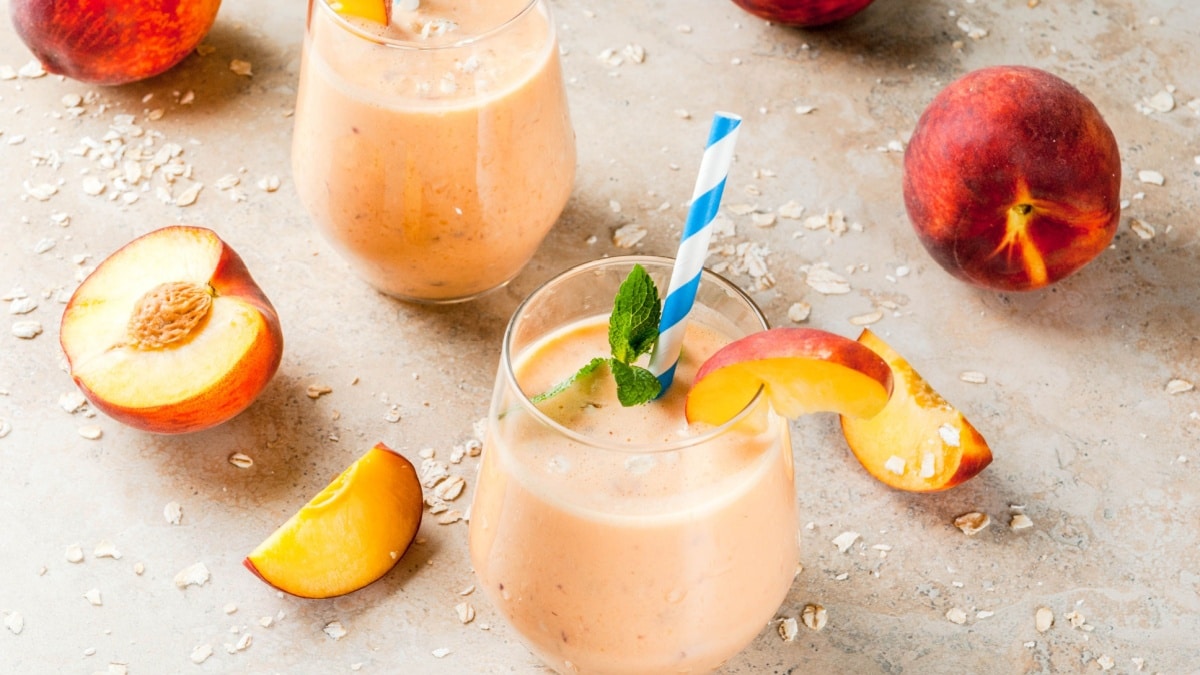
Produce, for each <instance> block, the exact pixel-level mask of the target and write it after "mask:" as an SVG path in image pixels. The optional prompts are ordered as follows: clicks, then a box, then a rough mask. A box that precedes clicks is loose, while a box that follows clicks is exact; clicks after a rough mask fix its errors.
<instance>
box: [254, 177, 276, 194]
mask: <svg viewBox="0 0 1200 675" xmlns="http://www.w3.org/2000/svg"><path fill="white" fill-rule="evenodd" d="M258 189H260V190H262V191H263V192H274V191H276V190H278V189H279V176H276V175H275V174H271V175H269V176H263V177H262V178H260V179H258Z"/></svg>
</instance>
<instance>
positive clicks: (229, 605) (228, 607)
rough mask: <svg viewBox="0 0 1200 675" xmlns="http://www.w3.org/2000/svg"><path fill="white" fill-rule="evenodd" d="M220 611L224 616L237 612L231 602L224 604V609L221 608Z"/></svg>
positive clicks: (235, 606) (236, 608)
mask: <svg viewBox="0 0 1200 675" xmlns="http://www.w3.org/2000/svg"><path fill="white" fill-rule="evenodd" d="M222 609H223V611H224V612H225V613H226V614H233V613H234V612H236V611H237V610H238V607H237V605H236V604H234V603H232V602H228V603H225V607H223V608H222Z"/></svg>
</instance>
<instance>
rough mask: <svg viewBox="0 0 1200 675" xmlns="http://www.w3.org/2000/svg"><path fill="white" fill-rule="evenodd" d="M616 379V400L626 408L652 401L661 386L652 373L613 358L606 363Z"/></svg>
mask: <svg viewBox="0 0 1200 675" xmlns="http://www.w3.org/2000/svg"><path fill="white" fill-rule="evenodd" d="M608 365H609V368H610V369H612V374H613V378H614V379H615V380H616V381H617V400H618V401H620V402H621V405H623V406H625V407H626V408H628V407H630V406H635V405H641V404H643V403H646V402H648V401H653V400H654V399H655V398H657V397H658V392H659V390H660V389H661V388H662V384H660V383H659V381H658V378H657V377H655V376H654V373H652V372H650V371H649V370H646V369H645V368H642V367H639V366H631V365H628V364H626V363H622V362H620V361H618V360H616V359H613V360H612V362H611V363H609V364H608Z"/></svg>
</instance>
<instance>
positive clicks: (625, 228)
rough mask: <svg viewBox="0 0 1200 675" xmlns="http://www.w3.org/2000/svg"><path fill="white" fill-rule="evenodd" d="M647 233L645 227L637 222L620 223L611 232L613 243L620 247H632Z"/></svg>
mask: <svg viewBox="0 0 1200 675" xmlns="http://www.w3.org/2000/svg"><path fill="white" fill-rule="evenodd" d="M647 234H648V232H646V229H645V228H643V227H642V226H640V225H638V224H637V223H629V224H628V225H622V226H621V227H618V228H617V229H616V231H614V232H613V236H612V241H613V244H614V245H616V246H618V247H620V248H633V247H634V246H636V245H637V243H638V242H640V241H641V240H642V239H644V238H645V236H646V235H647Z"/></svg>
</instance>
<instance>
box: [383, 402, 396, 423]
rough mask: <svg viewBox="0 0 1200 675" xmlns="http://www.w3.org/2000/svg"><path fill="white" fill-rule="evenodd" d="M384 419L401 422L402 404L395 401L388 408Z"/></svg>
mask: <svg viewBox="0 0 1200 675" xmlns="http://www.w3.org/2000/svg"><path fill="white" fill-rule="evenodd" d="M383 420H384V421H385V422H392V423H395V422H399V421H400V406H399V405H398V404H395V403H393V404H392V405H391V407H390V408H388V411H387V413H386V414H384V416H383Z"/></svg>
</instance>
